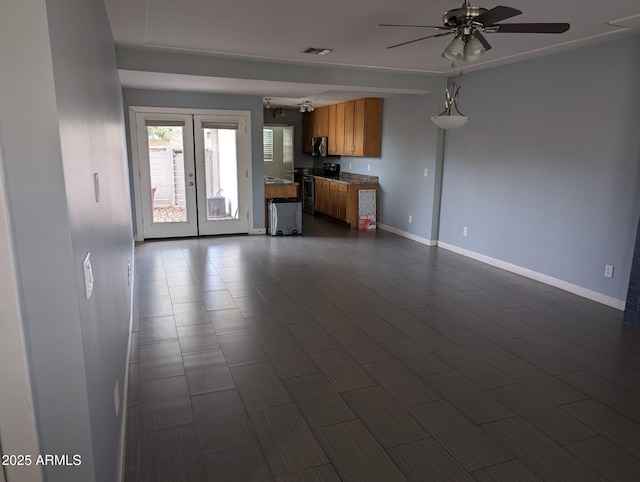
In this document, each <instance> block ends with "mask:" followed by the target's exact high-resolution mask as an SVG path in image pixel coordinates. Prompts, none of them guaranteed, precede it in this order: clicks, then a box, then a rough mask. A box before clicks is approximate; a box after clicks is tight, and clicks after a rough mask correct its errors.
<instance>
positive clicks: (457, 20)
mask: <svg viewBox="0 0 640 482" xmlns="http://www.w3.org/2000/svg"><path fill="white" fill-rule="evenodd" d="M521 14H522V12H521V11H520V10H518V9H516V8H512V7H504V6H497V7H494V8H491V9H486V8H482V7H472V6H471V4H470V3H469V0H464V3H463V4H462V7H460V8H456V9H453V10H449V11H447V12H445V14H444V16H443V17H442V24H443V25H442V26H436V25H413V24H411V25H407V24H387V23H384V24H382V23H381V24H380V26H381V27H411V28H415V27H423V28H435V29H438V30H445V32H441V33H437V34H434V35H427V36H426V37H420V38H417V39H414V40H409V41H408V42H402V43H399V44H395V45H391V46H389V47H387V48H388V49H393V48H396V47H401V46H403V45H408V44H411V43H414V42H419V41H421V40H426V39H429V38H434V37H444V36H446V35H452V34H453V35H454V39H453V40H452V41H451V43H450V44H449V45H448V46H447V48H446V49H445V51H444V52H443V53H442V56H443V57H444V58H445V59H448V60H451V61H454V62H459V61H462V60H467V61H474V60H478V59H479V58H480V57H482V56H483V55H484V54H485V53H486V52H487V50H490V49H491V45H490V44H489V42H487V40H486V39H485V38H484V35H483V33H491V34H494V33H563V32H566V31H567V30H569V24H568V23H506V24H504V23H498V22H501V21H503V20H507V19H509V18H512V17H516V16H518V15H521Z"/></svg>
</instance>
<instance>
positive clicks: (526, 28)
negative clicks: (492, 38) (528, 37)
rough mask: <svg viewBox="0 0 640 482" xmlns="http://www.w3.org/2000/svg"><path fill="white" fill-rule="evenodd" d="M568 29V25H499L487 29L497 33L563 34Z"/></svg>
mask: <svg viewBox="0 0 640 482" xmlns="http://www.w3.org/2000/svg"><path fill="white" fill-rule="evenodd" d="M569 27H570V25H569V24H568V23H501V24H498V25H490V26H489V27H488V29H490V31H491V32H498V33H563V32H566V31H567V30H569ZM494 29H495V30H494ZM488 31H489V30H488Z"/></svg>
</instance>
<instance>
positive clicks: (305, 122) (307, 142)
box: [302, 112, 313, 154]
mask: <svg viewBox="0 0 640 482" xmlns="http://www.w3.org/2000/svg"><path fill="white" fill-rule="evenodd" d="M312 114H313V112H305V113H303V114H302V152H303V153H305V154H311V153H312V152H313V148H312V146H311V138H312V137H313V126H312V119H311V115H312Z"/></svg>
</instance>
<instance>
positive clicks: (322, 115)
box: [311, 106, 329, 137]
mask: <svg viewBox="0 0 640 482" xmlns="http://www.w3.org/2000/svg"><path fill="white" fill-rule="evenodd" d="M311 119H312V121H311V122H312V124H313V137H327V136H328V135H329V106H323V107H317V108H316V110H314V111H313V113H312V115H311Z"/></svg>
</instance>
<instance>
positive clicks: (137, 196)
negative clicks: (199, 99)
mask: <svg viewBox="0 0 640 482" xmlns="http://www.w3.org/2000/svg"><path fill="white" fill-rule="evenodd" d="M139 113H149V114H180V115H185V114H186V115H192V116H196V115H203V116H225V115H226V116H239V117H244V134H246V135H247V146H246V150H245V155H246V156H247V169H246V178H247V207H248V219H247V231H246V232H247V233H249V234H251V233H253V232H254V231H255V229H254V228H253V194H254V193H253V154H252V153H253V146H252V143H251V126H252V124H251V111H249V110H228V109H226V110H225V109H188V108H174V107H145V106H129V139H130V142H131V166H132V177H133V203H132V204H133V206H134V209H135V226H136V235H135V240H136V241H144V227H143V224H142V203H143V198H142V191H141V183H140V175H141V173H140V159H139V156H138V147H139V145H138V144H139V143H138V136H137V135H136V115H137V114H139ZM196 176H197V174H196ZM202 208H203V206H200V209H202Z"/></svg>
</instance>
